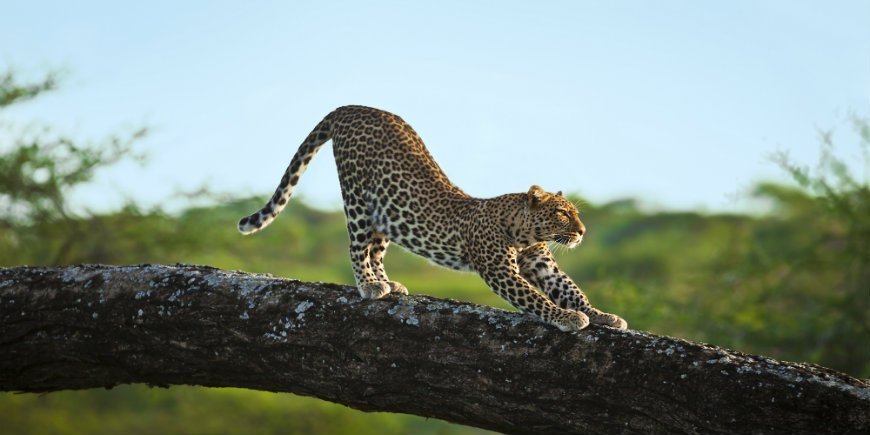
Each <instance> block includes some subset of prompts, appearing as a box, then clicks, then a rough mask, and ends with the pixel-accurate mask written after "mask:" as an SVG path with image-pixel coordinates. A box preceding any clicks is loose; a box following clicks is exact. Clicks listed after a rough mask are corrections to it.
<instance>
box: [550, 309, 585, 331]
mask: <svg viewBox="0 0 870 435" xmlns="http://www.w3.org/2000/svg"><path fill="white" fill-rule="evenodd" d="M550 324H552V325H553V326H555V327H557V328H559V329H560V330H561V331H564V332H571V331H579V330H581V329H583V328H585V327H587V326H589V317H588V316H586V314H583V313H581V312H579V311H571V310H562V312H561V313H559V314H558V315H556V317H555V318H553V320H552V321H551V322H550Z"/></svg>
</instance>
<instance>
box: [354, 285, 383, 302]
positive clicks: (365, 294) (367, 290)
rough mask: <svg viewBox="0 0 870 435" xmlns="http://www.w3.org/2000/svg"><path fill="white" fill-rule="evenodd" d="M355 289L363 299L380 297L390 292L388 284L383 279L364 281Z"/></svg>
mask: <svg viewBox="0 0 870 435" xmlns="http://www.w3.org/2000/svg"><path fill="white" fill-rule="evenodd" d="M357 289H358V290H359V295H360V296H362V298H363V299H380V298H382V297H384V296H386V295H387V294H389V293H390V285H389V284H387V283H386V282H384V281H374V282H364V283H361V284H359V285H357Z"/></svg>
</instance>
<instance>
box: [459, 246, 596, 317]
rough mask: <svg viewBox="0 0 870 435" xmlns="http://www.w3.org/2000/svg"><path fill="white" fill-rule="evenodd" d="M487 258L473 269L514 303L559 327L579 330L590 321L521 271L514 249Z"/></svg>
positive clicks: (496, 290)
mask: <svg viewBox="0 0 870 435" xmlns="http://www.w3.org/2000/svg"><path fill="white" fill-rule="evenodd" d="M487 258H488V259H487V260H486V263H485V264H476V265H475V269H476V270H477V271H478V272H479V273H480V276H481V277H482V278H483V280H484V281H486V284H487V285H488V286H489V287H490V288H491V289H492V290H493V291H494V292H495V293H496V294H498V295H499V296H501V297H502V299H504V300H506V301H508V302H509V303H510V304H511V305H513V306H514V307H516V308H518V309H520V310H522V311H524V312H528V313H532V314H534V315H536V316H538V318H540V319H541V320H543V321H544V322H545V323H549V324H551V325H553V326H555V327H557V328H559V329H560V330H562V331H578V330H581V329H583V328H585V327H586V326H587V325H588V324H589V319H588V317H587V316H586V315H585V314H583V313H581V312H579V311H574V310H567V309H564V308H560V307H558V306H556V304H554V303H553V302H552V301H550V300H549V299H547V298H546V297H545V296H544V295H542V294H541V293H539V292H538V291H537V290H535V288H534V287H532V285H531V284H529V282H528V281H526V279H525V278H523V277H522V275H520V272H519V267H518V266H517V254H516V250H515V249H513V248H510V249H509V250H508V251H507V252H503V253H495V254H492V253H491V254H489V255H488V257H487Z"/></svg>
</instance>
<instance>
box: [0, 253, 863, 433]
mask: <svg viewBox="0 0 870 435" xmlns="http://www.w3.org/2000/svg"><path fill="white" fill-rule="evenodd" d="M127 383H146V384H150V385H156V386H168V385H178V384H191V385H204V386H211V387H226V386H232V387H243V388H250V389H257V390H267V391H283V392H292V393H296V394H302V395H307V396H315V397H319V398H321V399H325V400H329V401H332V402H337V403H342V404H344V405H347V406H350V407H353V408H357V409H361V410H365V411H390V412H403V413H409V414H416V415H421V416H427V417H436V418H441V419H444V420H448V421H452V422H456V423H462V424H467V425H471V426H477V427H481V428H486V429H492V430H496V431H501V432H509V433H587V434H599V433H600V434H619V433H669V434H676V433H808V434H818V433H867V432H868V431H870V423H868V420H870V415H868V414H870V385H868V383H867V382H866V381H862V380H858V379H854V378H852V377H849V376H847V375H844V374H841V373H838V372H835V371H833V370H830V369H826V368H824V367H820V366H815V365H811V364H798V363H789V362H781V361H775V360H773V359H770V358H766V357H762V356H754V355H747V354H743V353H740V352H735V351H730V350H726V349H721V348H716V347H713V346H709V345H706V344H699V343H691V342H687V341H684V340H679V339H674V338H670V337H661V336H655V335H651V334H646V333H641V332H636V331H618V330H614V329H610V328H606V327H595V326H592V327H590V328H588V329H587V330H584V331H582V332H580V333H577V334H567V333H562V332H560V331H558V330H556V329H554V328H552V327H549V326H547V325H544V324H541V323H538V322H536V321H535V320H534V319H532V318H531V317H529V316H526V315H522V314H517V313H509V312H506V311H503V310H498V309H493V308H487V307H481V306H477V305H472V304H467V303H461V302H457V301H452V300H443V299H436V298H432V297H427V296H404V297H395V296H389V297H387V298H385V299H382V300H377V301H363V300H360V298H359V297H358V296H357V294H356V291H355V290H354V289H353V288H352V287H348V286H341V285H335V284H324V283H310V282H301V281H294V280H288V279H280V278H275V277H272V276H265V275H251V274H245V273H240V272H229V271H223V270H218V269H213V268H209V267H202V266H187V265H176V266H160V265H141V266H128V267H110V266H97V265H86V266H72V267H55V268H37V267H20V268H11V269H0V390H4V391H19V392H47V391H56V390H66V389H82V388H93V387H106V388H111V387H113V386H115V385H118V384H127Z"/></svg>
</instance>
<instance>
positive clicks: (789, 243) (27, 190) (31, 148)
mask: <svg viewBox="0 0 870 435" xmlns="http://www.w3.org/2000/svg"><path fill="white" fill-rule="evenodd" d="M10 77H11V76H8V75H7V76H3V77H2V78H0V108H2V107H3V106H4V105H8V104H11V103H12V102H16V101H23V100H25V99H27V98H32V97H34V96H36V95H37V94H39V93H40V92H42V91H44V90H47V89H51V88H52V87H53V86H54V82H53V79H46V80H45V81H43V82H40V83H36V84H32V85H24V86H21V85H17V84H15V82H14V80H12V79H11V78H10ZM2 102H6V103H5V104H2ZM0 113H2V112H0ZM854 125H855V128H856V131H858V132H859V135H860V137H861V138H862V140H863V142H862V145H861V146H862V150H863V152H864V156H865V159H866V158H867V155H868V153H867V149H868V143H870V127H868V124H867V121H866V120H854ZM136 137H138V134H133V135H132V136H131V137H130V138H129V139H125V140H121V139H118V138H110V139H108V140H106V141H104V142H100V143H98V144H96V145H91V146H87V147H80V146H78V145H76V144H75V143H74V142H73V141H72V140H70V139H52V140H46V139H45V138H44V137H36V138H27V139H26V140H25V139H22V140H19V141H16V142H14V143H12V144H0V145H2V146H0V150H5V151H4V152H3V154H0V265H3V266H9V265H19V264H66V263H78V262H102V263H113V264H129V263H147V262H160V263H174V262H184V263H198V264H209V265H212V266H216V267H220V268H227V269H239V270H245V271H251V272H268V273H273V274H275V275H279V276H287V277H293V278H297V279H303V280H318V281H333V282H342V283H348V284H350V283H352V282H353V277H352V274H351V272H350V264H349V260H348V258H347V252H346V251H347V235H346V233H345V228H344V218H343V216H342V214H341V213H340V212H338V211H321V210H316V209H312V208H309V207H307V206H306V205H305V204H304V203H302V202H300V201H294V202H292V203H291V204H290V206H289V207H288V208H287V209H286V210H285V211H284V213H283V214H282V216H281V218H280V219H278V220H277V221H276V222H275V223H274V224H273V225H272V226H270V227H269V228H268V229H266V230H265V231H264V232H263V233H261V234H258V235H254V236H249V237H242V236H240V235H239V234H238V233H237V232H236V231H235V222H236V221H237V219H238V218H239V217H240V216H244V215H246V214H248V213H249V212H250V211H251V210H254V209H256V208H257V207H258V206H259V205H260V204H261V200H262V198H257V199H249V200H233V201H225V202H222V203H220V204H217V205H213V206H205V207H189V208H187V209H186V210H184V211H183V212H181V213H178V214H168V213H165V212H163V211H161V210H159V209H158V210H150V211H143V210H141V209H139V208H138V207H136V206H135V205H133V204H131V205H128V206H126V207H124V208H122V209H120V210H117V211H115V212H111V213H104V214H94V213H86V212H84V213H83V212H79V213H73V212H72V211H71V210H70V208H71V207H70V204H69V203H68V201H67V198H68V195H67V193H68V192H69V190H70V189H72V188H73V187H75V186H77V185H81V184H82V183H86V182H87V181H88V180H90V179H91V177H92V176H93V173H94V172H95V171H97V170H99V169H100V168H103V167H106V166H108V165H111V164H113V163H115V162H117V161H118V160H119V159H122V158H125V157H126V156H127V155H129V151H130V148H129V147H130V140H133V139H135V138H136ZM822 142H823V148H822V160H821V162H820V164H819V165H818V167H817V168H816V169H815V170H813V171H810V170H809V169H807V168H804V167H801V166H799V165H797V164H795V163H793V162H792V161H791V160H789V159H788V157H787V156H786V155H779V156H778V157H777V158H776V161H777V162H778V163H779V164H780V165H781V166H782V167H783V168H784V169H785V170H786V171H787V172H788V173H790V174H791V175H792V176H793V177H794V179H795V181H796V182H797V186H796V187H788V186H782V185H778V184H770V183H765V184H760V185H758V186H757V188H756V190H755V194H756V195H757V196H759V197H760V198H764V199H766V200H767V201H769V202H770V203H771V204H772V206H773V210H774V211H773V212H772V213H769V214H766V215H762V216H746V215H729V214H700V213H694V212H645V211H642V210H641V209H640V208H638V207H637V205H636V203H635V202H634V201H632V200H623V201H616V202H612V203H609V204H604V205H601V206H596V205H587V206H585V207H584V211H583V216H582V218H583V219H584V222H585V223H586V224H587V227H588V228H589V233H588V237H587V238H586V241H585V242H584V244H583V246H582V247H581V248H579V249H578V250H574V251H568V252H566V251H563V250H560V251H559V252H558V253H557V256H558V257H559V261H560V264H561V266H562V268H563V269H564V270H566V271H567V272H568V273H569V274H570V275H571V276H573V277H574V278H576V279H577V280H578V283H580V284H581V286H582V287H583V288H584V289H585V290H586V291H587V293H588V294H589V296H590V299H591V300H592V302H593V303H594V304H596V305H597V306H600V307H601V308H602V309H605V310H607V311H611V312H615V313H618V314H620V315H622V316H623V317H625V318H626V319H627V320H628V321H629V325H630V326H631V327H632V328H635V329H642V330H648V331H652V332H655V333H659V334H668V335H674V336H679V337H684V338H687V339H691V340H700V341H707V342H711V343H715V344H717V345H722V346H726V347H731V348H736V349H739V350H742V351H746V352H752V353H760V354H765V355H770V356H773V357H776V358H780V359H790V360H797V361H809V362H815V363H819V364H823V365H826V366H829V367H833V368H835V369H839V370H842V371H845V372H847V373H851V374H853V375H856V376H863V377H868V376H870V346H867V345H866V343H868V342H870V327H868V313H870V300H868V298H870V275H868V274H870V248H868V244H870V192H868V186H867V181H866V180H864V181H863V182H861V181H860V180H857V179H856V178H855V177H854V176H852V175H851V174H850V173H849V172H848V170H847V166H846V165H845V164H844V163H843V161H842V160H840V159H838V158H836V157H835V154H834V152H833V146H832V145H831V141H830V135H823V136H822ZM868 161H870V160H868ZM574 199H575V200H576V199H578V198H574ZM386 261H387V267H388V271H389V272H390V276H391V278H393V279H396V280H398V281H401V282H403V283H404V284H406V285H407V286H408V288H410V289H411V292H412V293H427V294H431V295H434V296H439V297H451V298H455V299H461V300H467V301H472V302H477V303H482V304H488V305H495V306H499V307H502V308H509V307H508V306H507V304H505V303H504V302H503V301H502V300H501V299H499V298H498V297H497V296H495V295H494V294H493V293H492V292H491V291H490V290H489V289H488V288H487V287H486V286H485V285H484V284H483V282H482V281H481V280H480V279H479V278H478V277H477V276H476V275H474V274H469V273H457V272H453V271H448V270H445V269H441V268H438V267H435V266H432V265H430V264H428V263H427V262H426V261H425V260H423V259H421V258H419V257H415V256H412V255H410V254H408V253H407V252H404V251H403V250H402V249H401V248H392V249H391V250H390V253H389V255H388V257H387V259H386ZM0 421H2V422H3V424H2V426H0V431H9V432H10V433H28V432H34V433H36V432H38V433H44V432H51V433H82V432H85V433H119V432H131V433H136V432H167V431H168V432H181V433H191V432H193V433H199V432H202V433H288V432H289V433H318V432H319V433H370V432H371V433H374V432H377V433H454V432H460V431H470V430H472V429H470V428H464V427H461V426H456V425H449V424H446V423H443V422H439V421H435V420H425V419H422V418H418V417H412V416H404V415H394V414H365V413H361V412H358V411H353V410H350V409H347V408H344V407H342V406H339V405H334V404H329V403H326V402H322V401H319V400H316V399H309V398H302V397H297V396H293V395H289V394H272V393H263V392H257V391H246V390H235V389H205V388H193V387H175V388H172V389H170V390H156V389H148V388H146V387H142V386H132V387H122V388H117V389H115V390H112V391H100V390H91V391H84V392H62V393H53V394H49V395H45V396H35V395H10V394H5V395H0Z"/></svg>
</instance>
